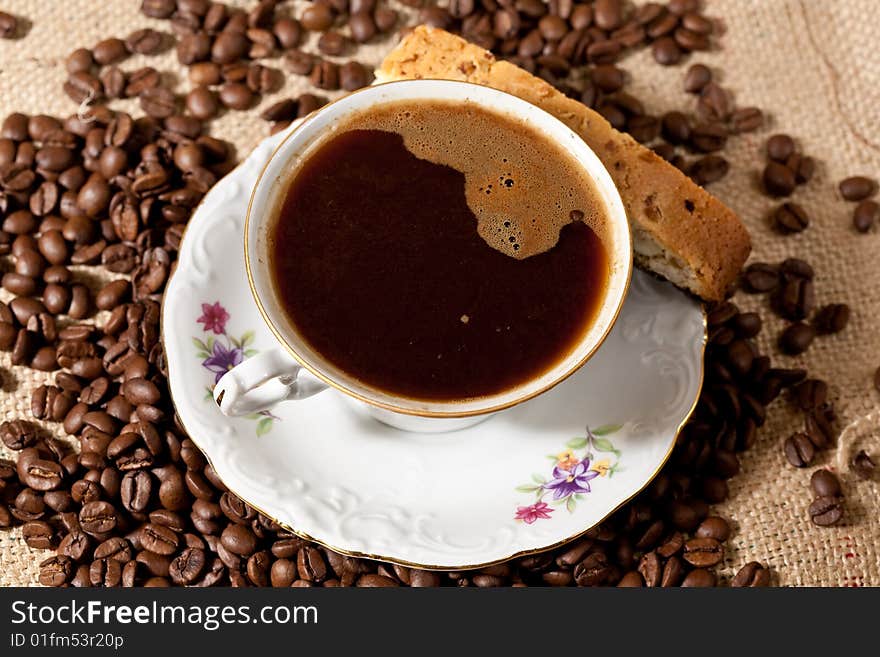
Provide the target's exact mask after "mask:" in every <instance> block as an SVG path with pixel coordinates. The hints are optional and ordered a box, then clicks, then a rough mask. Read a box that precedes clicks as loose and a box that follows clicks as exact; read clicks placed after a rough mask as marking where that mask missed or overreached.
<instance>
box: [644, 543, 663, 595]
mask: <svg viewBox="0 0 880 657" xmlns="http://www.w3.org/2000/svg"><path fill="white" fill-rule="evenodd" d="M638 570H639V573H640V574H641V576H642V579H643V580H644V582H645V586H649V587H656V586H660V583H661V581H662V577H663V564H662V563H661V561H660V558H659V557H658V556H657V553H656V552H653V551H652V552H648V553H646V554H645V555H643V556H642V559H641V561H639V568H638Z"/></svg>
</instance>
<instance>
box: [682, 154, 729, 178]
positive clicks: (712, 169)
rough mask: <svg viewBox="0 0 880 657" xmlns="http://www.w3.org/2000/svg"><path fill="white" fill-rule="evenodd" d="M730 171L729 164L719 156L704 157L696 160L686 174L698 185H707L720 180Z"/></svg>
mask: <svg viewBox="0 0 880 657" xmlns="http://www.w3.org/2000/svg"><path fill="white" fill-rule="evenodd" d="M728 171H730V163H728V161H727V160H725V159H724V158H723V157H721V156H720V155H706V156H705V157H701V158H700V159H698V160H696V161H695V162H694V163H693V164H692V165H691V166H690V169H689V170H688V174H689V175H690V177H691V178H693V179H694V182H696V183H697V184H698V185H709V184H711V183H713V182H717V181H718V180H721V179H722V178H723V177H724V176H726V175H727V172H728Z"/></svg>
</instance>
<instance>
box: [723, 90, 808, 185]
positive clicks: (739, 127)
mask: <svg viewBox="0 0 880 657" xmlns="http://www.w3.org/2000/svg"><path fill="white" fill-rule="evenodd" d="M730 122H731V129H732V130H733V132H734V133H737V134H742V133H744V132H754V131H755V130H757V129H759V128H760V127H761V126H762V125H764V113H763V112H762V111H761V110H760V109H758V108H757V107H742V108H740V109H737V110H734V111H733V113H732V114H731V115H730ZM803 173H804V174H806V173H807V171H806V170H804V172H803ZM809 175H812V172H810V174H809ZM795 178H796V180H797V182H799V183H803V182H806V180H807V179H808V178H807V179H804V180H802V179H801V172H800V170H799V169H797V170H795Z"/></svg>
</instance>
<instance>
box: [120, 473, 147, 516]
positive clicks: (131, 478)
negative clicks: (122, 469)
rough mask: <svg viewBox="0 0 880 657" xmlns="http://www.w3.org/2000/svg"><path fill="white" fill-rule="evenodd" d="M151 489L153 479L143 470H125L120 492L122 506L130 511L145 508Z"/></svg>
mask: <svg viewBox="0 0 880 657" xmlns="http://www.w3.org/2000/svg"><path fill="white" fill-rule="evenodd" d="M152 490H153V479H152V477H151V476H150V474H149V473H148V472H146V471H144V470H138V471H134V472H127V473H126V474H125V476H124V477H123V478H122V484H121V486H120V494H121V500H122V506H124V507H125V509H126V510H127V511H130V512H131V513H143V512H145V511H146V510H147V506H148V504H149V502H150V497H151V495H152Z"/></svg>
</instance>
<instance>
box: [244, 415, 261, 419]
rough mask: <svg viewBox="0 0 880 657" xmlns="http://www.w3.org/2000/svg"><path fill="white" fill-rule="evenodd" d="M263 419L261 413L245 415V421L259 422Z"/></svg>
mask: <svg viewBox="0 0 880 657" xmlns="http://www.w3.org/2000/svg"><path fill="white" fill-rule="evenodd" d="M261 417H263V416H262V415H260V414H259V413H251V414H249V415H245V416H244V419H245V420H259V419H260V418H261Z"/></svg>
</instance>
